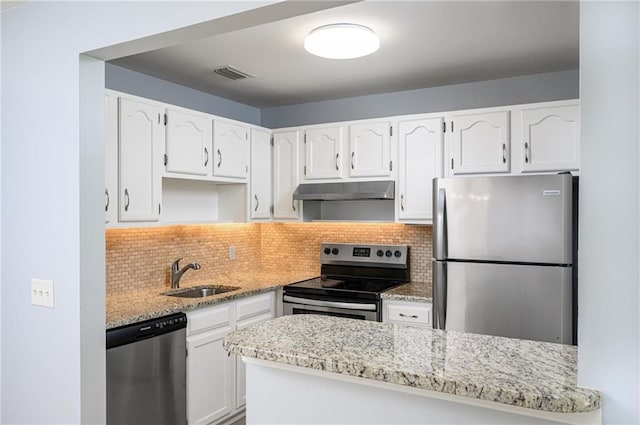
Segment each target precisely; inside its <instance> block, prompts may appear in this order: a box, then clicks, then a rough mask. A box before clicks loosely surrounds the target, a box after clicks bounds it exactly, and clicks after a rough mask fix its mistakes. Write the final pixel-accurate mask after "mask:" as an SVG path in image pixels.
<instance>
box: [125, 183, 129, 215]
mask: <svg viewBox="0 0 640 425" xmlns="http://www.w3.org/2000/svg"><path fill="white" fill-rule="evenodd" d="M124 210H125V211H129V189H127V188H125V189H124Z"/></svg>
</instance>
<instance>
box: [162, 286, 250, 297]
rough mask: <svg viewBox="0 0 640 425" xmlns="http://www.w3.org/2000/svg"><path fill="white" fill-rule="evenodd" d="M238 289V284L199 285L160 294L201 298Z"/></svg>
mask: <svg viewBox="0 0 640 425" xmlns="http://www.w3.org/2000/svg"><path fill="white" fill-rule="evenodd" d="M238 289H240V287H238V286H220V285H201V286H194V287H192V288H184V289H174V290H172V291H168V292H163V293H162V295H166V296H168V297H180V298H202V297H208V296H211V295H217V294H223V293H225V292H231V291H236V290H238Z"/></svg>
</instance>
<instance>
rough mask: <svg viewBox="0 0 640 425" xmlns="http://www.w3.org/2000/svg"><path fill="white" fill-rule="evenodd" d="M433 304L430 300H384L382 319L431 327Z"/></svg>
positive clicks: (386, 321)
mask: <svg viewBox="0 0 640 425" xmlns="http://www.w3.org/2000/svg"><path fill="white" fill-rule="evenodd" d="M431 311H432V304H431V303H430V302H415V301H399V300H382V321H383V322H385V323H398V324H403V325H415V326H423V327H431V326H432V325H431V318H432V317H431V314H432V313H431Z"/></svg>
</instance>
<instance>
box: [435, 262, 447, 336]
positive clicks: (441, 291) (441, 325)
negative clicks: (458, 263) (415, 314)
mask: <svg viewBox="0 0 640 425" xmlns="http://www.w3.org/2000/svg"><path fill="white" fill-rule="evenodd" d="M433 273H434V279H433V309H432V312H433V313H432V315H433V328H434V329H445V325H446V320H447V263H443V262H440V261H434V262H433Z"/></svg>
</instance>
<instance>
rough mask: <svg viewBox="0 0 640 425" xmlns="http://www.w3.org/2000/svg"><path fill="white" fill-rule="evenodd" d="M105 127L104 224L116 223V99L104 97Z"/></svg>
mask: <svg viewBox="0 0 640 425" xmlns="http://www.w3.org/2000/svg"><path fill="white" fill-rule="evenodd" d="M104 101H105V105H104V113H105V115H104V126H105V141H104V145H105V146H104V148H105V189H104V197H105V200H104V215H105V219H104V221H105V223H115V222H117V221H118V97H117V96H115V95H112V94H105V96H104Z"/></svg>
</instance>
